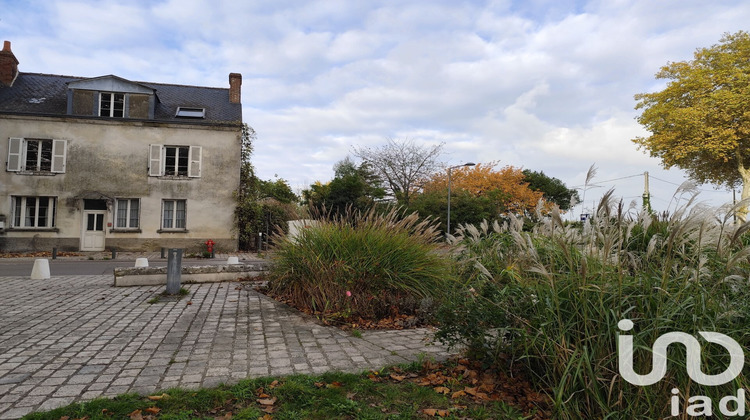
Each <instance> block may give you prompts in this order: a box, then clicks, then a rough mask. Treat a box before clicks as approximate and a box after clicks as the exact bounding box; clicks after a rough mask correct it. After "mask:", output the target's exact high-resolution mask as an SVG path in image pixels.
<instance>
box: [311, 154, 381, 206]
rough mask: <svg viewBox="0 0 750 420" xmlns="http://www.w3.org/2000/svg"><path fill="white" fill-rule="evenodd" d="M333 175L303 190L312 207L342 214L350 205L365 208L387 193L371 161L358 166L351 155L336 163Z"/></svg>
mask: <svg viewBox="0 0 750 420" xmlns="http://www.w3.org/2000/svg"><path fill="white" fill-rule="evenodd" d="M333 169H334V178H333V180H331V182H329V183H327V184H321V183H320V182H316V183H315V184H313V185H310V189H308V190H304V191H302V198H303V200H305V202H306V203H307V204H309V205H310V206H311V210H314V211H318V212H331V214H339V213H343V212H345V211H346V209H347V208H348V207H351V208H352V209H353V210H359V211H364V210H367V209H369V208H370V207H372V206H373V205H375V203H376V202H377V201H378V200H380V199H382V198H383V197H384V196H385V190H384V189H383V188H381V187H380V180H379V178H378V177H377V175H375V174H374V173H373V171H372V170H370V168H369V166H368V164H367V163H366V162H365V163H362V164H361V165H359V166H357V165H355V164H354V162H352V160H351V159H349V158H348V157H347V158H346V159H344V160H342V161H340V162H338V163H336V165H334V167H333Z"/></svg>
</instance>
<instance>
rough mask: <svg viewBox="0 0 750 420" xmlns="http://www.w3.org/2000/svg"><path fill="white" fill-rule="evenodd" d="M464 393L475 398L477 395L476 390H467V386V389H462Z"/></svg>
mask: <svg viewBox="0 0 750 420" xmlns="http://www.w3.org/2000/svg"><path fill="white" fill-rule="evenodd" d="M464 391H466V393H467V394H469V395H471V396H476V395H477V388H476V387H474V388H469V387H468V386H467V387H465V388H464Z"/></svg>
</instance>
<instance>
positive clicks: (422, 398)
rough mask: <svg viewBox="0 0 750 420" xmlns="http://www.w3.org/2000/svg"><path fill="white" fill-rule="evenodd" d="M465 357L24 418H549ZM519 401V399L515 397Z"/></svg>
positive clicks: (117, 401)
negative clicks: (456, 359) (441, 362)
mask: <svg viewBox="0 0 750 420" xmlns="http://www.w3.org/2000/svg"><path fill="white" fill-rule="evenodd" d="M476 368H477V366H476V365H475V364H472V363H470V362H467V361H465V360H461V361H453V362H447V363H445V364H438V363H433V362H429V361H428V362H424V363H413V364H410V365H404V366H394V367H390V368H386V369H384V370H382V371H379V372H372V371H371V372H365V373H362V374H359V375H357V374H345V373H326V374H323V375H318V376H310V375H294V376H287V377H281V378H270V377H269V378H257V379H247V380H243V381H241V382H240V383H238V384H237V385H233V386H224V385H222V386H219V387H217V388H212V389H201V390H182V389H171V390H167V391H164V392H159V393H156V394H153V395H149V396H142V395H138V394H125V395H119V396H117V397H115V398H113V399H104V398H100V399H96V400H93V401H89V402H84V403H76V404H71V405H69V406H67V407H61V408H58V409H55V410H52V411H49V412H44V413H32V414H29V415H28V416H26V417H24V419H54V420H59V419H65V420H73V419H87V420H93V419H131V420H139V419H141V420H147V419H172V420H176V419H211V420H215V419H221V420H226V419H253V420H255V419H263V420H266V419H412V418H433V417H437V418H454V419H459V418H460V419H466V418H470V419H543V418H548V417H547V416H546V415H545V414H544V413H543V412H541V411H540V410H538V409H537V408H536V405H537V404H539V403H542V401H543V400H542V399H541V397H539V395H538V394H536V393H535V392H532V391H530V390H529V389H528V385H527V384H526V383H525V382H523V381H518V380H514V379H513V378H507V377H503V376H502V375H500V376H498V375H497V374H488V373H487V372H481V371H479V370H476ZM509 402H512V403H513V404H515V405H516V406H515V407H514V406H512V405H510V404H509Z"/></svg>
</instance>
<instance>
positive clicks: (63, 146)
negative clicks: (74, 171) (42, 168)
mask: <svg viewBox="0 0 750 420" xmlns="http://www.w3.org/2000/svg"><path fill="white" fill-rule="evenodd" d="M66 154H67V140H52V172H54V173H56V174H64V173H65V158H66Z"/></svg>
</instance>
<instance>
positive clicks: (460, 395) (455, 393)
mask: <svg viewBox="0 0 750 420" xmlns="http://www.w3.org/2000/svg"><path fill="white" fill-rule="evenodd" d="M465 396H466V392H464V391H456V392H454V393H453V395H451V398H461V397H465Z"/></svg>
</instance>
